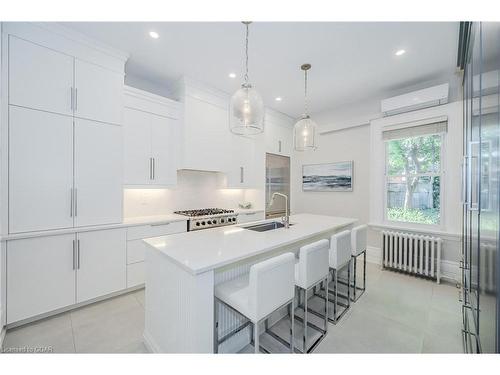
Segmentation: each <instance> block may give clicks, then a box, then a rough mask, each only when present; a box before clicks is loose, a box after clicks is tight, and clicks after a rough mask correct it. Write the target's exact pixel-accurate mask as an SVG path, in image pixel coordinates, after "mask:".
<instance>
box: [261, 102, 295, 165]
mask: <svg viewBox="0 0 500 375" xmlns="http://www.w3.org/2000/svg"><path fill="white" fill-rule="evenodd" d="M293 123H294V120H293V119H292V118H291V117H288V116H286V115H284V114H282V113H279V112H276V111H273V110H271V109H269V108H268V109H266V126H265V128H264V129H265V130H264V134H265V143H266V152H269V153H271V154H278V155H284V156H291V154H292V152H293Z"/></svg>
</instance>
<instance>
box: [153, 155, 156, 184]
mask: <svg viewBox="0 0 500 375" xmlns="http://www.w3.org/2000/svg"><path fill="white" fill-rule="evenodd" d="M155 161H156V159H155V158H153V180H154V179H155V174H156V165H155Z"/></svg>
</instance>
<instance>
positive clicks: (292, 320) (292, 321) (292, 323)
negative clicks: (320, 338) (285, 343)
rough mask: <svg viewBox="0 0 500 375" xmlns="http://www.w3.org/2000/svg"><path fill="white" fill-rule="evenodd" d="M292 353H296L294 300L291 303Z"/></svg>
mask: <svg viewBox="0 0 500 375" xmlns="http://www.w3.org/2000/svg"><path fill="white" fill-rule="evenodd" d="M289 309H290V353H292V354H293V353H294V347H295V345H294V343H293V337H294V336H293V335H294V330H295V328H294V327H295V312H294V310H295V309H294V308H293V300H292V302H291V303H290V307H289Z"/></svg>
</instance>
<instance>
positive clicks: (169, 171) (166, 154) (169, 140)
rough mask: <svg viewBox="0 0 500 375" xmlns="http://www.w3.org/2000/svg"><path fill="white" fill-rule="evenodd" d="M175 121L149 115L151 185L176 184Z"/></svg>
mask: <svg viewBox="0 0 500 375" xmlns="http://www.w3.org/2000/svg"><path fill="white" fill-rule="evenodd" d="M177 125H178V124H177V120H174V119H171V118H167V117H161V116H157V115H153V114H151V145H152V157H153V184H155V185H175V184H176V183H177V155H176V154H177V153H176V143H177V139H176V132H177V129H176V126H177Z"/></svg>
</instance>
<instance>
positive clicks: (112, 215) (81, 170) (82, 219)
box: [75, 119, 123, 226]
mask: <svg viewBox="0 0 500 375" xmlns="http://www.w3.org/2000/svg"><path fill="white" fill-rule="evenodd" d="M122 142H123V141H122V127H121V126H118V125H111V124H104V123H101V122H95V121H89V120H83V119H75V225H76V226H85V225H99V224H111V223H119V222H121V220H122V200H123V188H122V181H123V173H122V168H123V153H122Z"/></svg>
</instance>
